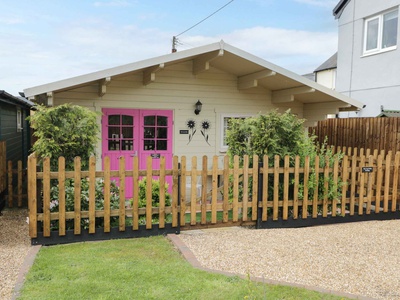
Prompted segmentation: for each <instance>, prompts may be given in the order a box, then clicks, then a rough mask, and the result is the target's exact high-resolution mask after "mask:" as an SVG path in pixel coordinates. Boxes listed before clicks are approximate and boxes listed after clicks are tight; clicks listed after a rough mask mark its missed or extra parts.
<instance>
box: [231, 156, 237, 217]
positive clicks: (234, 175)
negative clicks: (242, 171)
mask: <svg viewBox="0 0 400 300" xmlns="http://www.w3.org/2000/svg"><path fill="white" fill-rule="evenodd" d="M238 203H239V156H237V155H235V156H234V158H233V202H232V204H233V207H232V213H233V217H232V221H233V222H237V221H238V220H239V207H238V206H239V205H238Z"/></svg>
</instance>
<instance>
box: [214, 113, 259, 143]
mask: <svg viewBox="0 0 400 300" xmlns="http://www.w3.org/2000/svg"><path fill="white" fill-rule="evenodd" d="M251 116H252V115H237V114H230V115H226V114H225V115H221V151H226V150H228V145H227V143H226V132H227V130H228V128H229V120H231V119H242V120H243V119H246V118H249V117H251Z"/></svg>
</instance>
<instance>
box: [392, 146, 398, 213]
mask: <svg viewBox="0 0 400 300" xmlns="http://www.w3.org/2000/svg"><path fill="white" fill-rule="evenodd" d="M399 168H400V152H397V153H396V155H395V159H394V172H393V189H392V212H395V211H396V205H397V188H398V183H399Z"/></svg>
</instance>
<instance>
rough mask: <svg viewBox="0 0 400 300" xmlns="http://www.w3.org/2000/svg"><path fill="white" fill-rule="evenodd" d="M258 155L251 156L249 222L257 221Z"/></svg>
mask: <svg viewBox="0 0 400 300" xmlns="http://www.w3.org/2000/svg"><path fill="white" fill-rule="evenodd" d="M258 169H259V168H258V155H254V156H253V175H252V177H253V191H252V197H251V220H252V221H256V220H257V207H258Z"/></svg>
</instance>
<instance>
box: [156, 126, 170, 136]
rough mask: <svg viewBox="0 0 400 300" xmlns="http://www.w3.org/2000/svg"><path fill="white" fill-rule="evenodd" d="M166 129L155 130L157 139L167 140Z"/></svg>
mask: <svg viewBox="0 0 400 300" xmlns="http://www.w3.org/2000/svg"><path fill="white" fill-rule="evenodd" d="M167 135H168V128H165V127H161V128H157V137H158V138H161V139H166V138H168V136H167Z"/></svg>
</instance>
